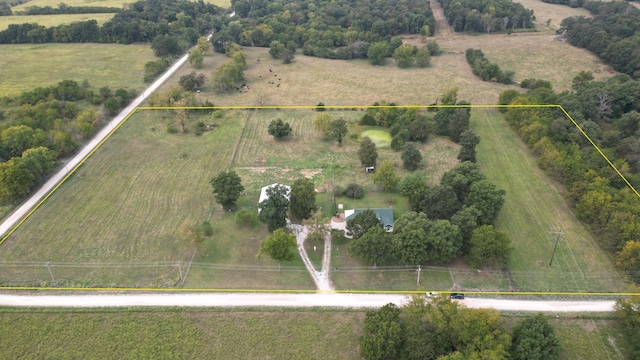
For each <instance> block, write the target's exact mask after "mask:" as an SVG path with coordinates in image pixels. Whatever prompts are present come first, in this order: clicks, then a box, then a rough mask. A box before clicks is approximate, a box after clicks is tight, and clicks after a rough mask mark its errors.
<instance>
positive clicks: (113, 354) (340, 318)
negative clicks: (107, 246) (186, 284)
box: [0, 308, 365, 360]
mask: <svg viewBox="0 0 640 360" xmlns="http://www.w3.org/2000/svg"><path fill="white" fill-rule="evenodd" d="M364 317H365V313H364V312H362V311H314V310H295V309H286V310H285V309H282V310H269V311H266V310H245V309H233V311H231V310H229V311H227V310H223V309H221V310H218V311H216V310H202V309H172V310H168V311H167V310H165V309H140V310H124V311H123V310H121V309H115V310H110V309H106V310H99V311H95V310H86V311H85V310H75V311H74V310H71V311H66V310H55V309H42V310H38V309H35V310H34V309H25V310H21V309H18V310H14V309H6V308H5V309H0V321H1V322H2V323H3V324H5V325H4V326H0V348H1V349H2V356H3V358H5V359H19V358H29V359H38V358H64V359H104V358H105V357H108V358H112V359H170V358H171V359H172V358H179V359H353V360H356V359H360V354H359V346H358V336H360V334H361V333H362V329H363V327H364ZM96 350H98V351H96Z"/></svg>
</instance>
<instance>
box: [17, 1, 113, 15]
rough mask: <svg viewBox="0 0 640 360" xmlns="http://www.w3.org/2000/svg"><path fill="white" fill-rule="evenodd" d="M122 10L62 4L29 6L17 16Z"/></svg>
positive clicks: (99, 12) (102, 12) (106, 12)
mask: <svg viewBox="0 0 640 360" xmlns="http://www.w3.org/2000/svg"><path fill="white" fill-rule="evenodd" d="M120 11H122V8H117V7H107V6H70V5H67V4H65V3H60V4H59V5H58V7H57V8H56V7H51V6H44V7H41V6H29V7H28V8H27V9H26V10H24V11H20V12H17V13H16V15H59V14H109V13H118V12H120Z"/></svg>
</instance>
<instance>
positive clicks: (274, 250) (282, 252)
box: [258, 228, 298, 269]
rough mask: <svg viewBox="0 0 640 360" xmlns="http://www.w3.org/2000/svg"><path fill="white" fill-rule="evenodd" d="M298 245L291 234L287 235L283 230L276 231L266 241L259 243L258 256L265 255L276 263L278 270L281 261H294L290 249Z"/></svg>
mask: <svg viewBox="0 0 640 360" xmlns="http://www.w3.org/2000/svg"><path fill="white" fill-rule="evenodd" d="M297 245H298V242H297V241H296V237H295V235H293V234H287V233H286V231H285V230H284V229H282V228H281V229H278V230H276V231H274V232H273V235H269V236H267V239H266V240H264V241H261V242H260V250H259V251H258V256H260V255H262V254H265V255H268V256H269V257H270V258H271V259H272V260H275V261H277V262H278V269H280V267H281V265H282V262H283V261H291V260H293V259H295V252H294V251H291V248H295V247H296V246H297Z"/></svg>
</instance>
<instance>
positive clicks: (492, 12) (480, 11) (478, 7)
mask: <svg viewBox="0 0 640 360" xmlns="http://www.w3.org/2000/svg"><path fill="white" fill-rule="evenodd" d="M440 3H441V4H442V8H443V10H444V14H445V16H446V17H447V20H448V21H449V24H451V26H452V27H453V30H455V31H457V32H474V33H493V32H497V31H507V30H513V29H532V28H533V27H534V25H533V20H535V16H534V15H533V10H529V9H526V8H525V7H524V6H522V5H521V4H519V3H516V2H512V1H509V0H489V1H487V0H441V1H440Z"/></svg>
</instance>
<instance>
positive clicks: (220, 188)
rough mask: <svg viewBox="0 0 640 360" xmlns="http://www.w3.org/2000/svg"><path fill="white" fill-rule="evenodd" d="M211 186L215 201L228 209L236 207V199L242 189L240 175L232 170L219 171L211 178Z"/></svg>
mask: <svg viewBox="0 0 640 360" xmlns="http://www.w3.org/2000/svg"><path fill="white" fill-rule="evenodd" d="M211 186H213V193H214V195H215V199H216V202H218V204H220V205H222V208H223V209H225V210H228V211H231V210H232V209H234V208H235V207H236V201H238V198H239V197H240V194H241V193H242V192H243V191H244V186H242V181H241V179H240V176H238V174H236V172H235V171H233V170H228V171H223V172H220V173H219V174H218V175H217V176H216V177H214V178H213V179H211Z"/></svg>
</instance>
